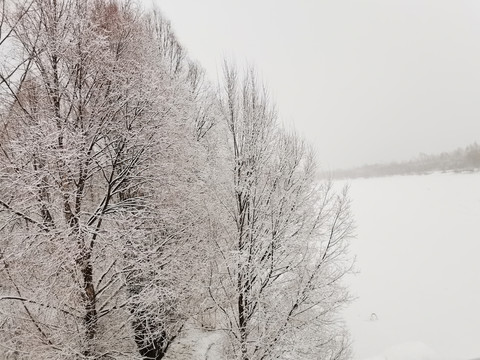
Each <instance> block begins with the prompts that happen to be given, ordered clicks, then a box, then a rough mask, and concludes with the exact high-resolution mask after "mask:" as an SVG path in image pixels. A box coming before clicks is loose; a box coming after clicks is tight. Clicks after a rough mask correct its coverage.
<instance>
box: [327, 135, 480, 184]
mask: <svg viewBox="0 0 480 360" xmlns="http://www.w3.org/2000/svg"><path fill="white" fill-rule="evenodd" d="M479 168H480V145H478V144H477V143H476V142H475V143H473V144H471V145H468V146H467V147H465V148H458V149H456V150H454V151H451V152H442V153H441V154H436V155H427V154H423V153H421V154H420V155H418V156H417V157H416V158H414V159H412V160H409V161H405V162H391V163H388V164H368V165H363V166H360V167H356V168H353V169H340V170H335V171H333V172H329V173H327V172H323V173H322V174H321V176H322V177H334V178H359V177H380V176H392V175H412V174H428V173H431V172H437V171H442V172H447V171H454V172H459V171H474V170H477V169H479Z"/></svg>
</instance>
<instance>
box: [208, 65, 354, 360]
mask: <svg viewBox="0 0 480 360" xmlns="http://www.w3.org/2000/svg"><path fill="white" fill-rule="evenodd" d="M222 110H223V120H224V121H225V122H226V124H227V126H228V131H229V148H228V149H229V154H228V158H229V159H230V169H229V172H228V175H229V182H230V186H229V187H228V188H227V187H226V186H224V190H223V192H221V201H222V204H223V205H224V207H225V210H226V211H228V219H227V220H226V223H225V225H224V227H225V230H224V236H223V238H221V239H219V240H218V241H217V248H218V251H219V257H218V259H217V261H216V262H215V263H214V265H212V266H214V269H215V271H212V281H211V285H210V295H211V299H212V301H213V302H214V304H215V305H216V307H217V311H218V314H219V316H220V317H221V318H222V324H221V325H220V327H221V328H224V329H226V330H227V333H228V334H229V335H230V336H229V338H230V340H231V349H230V351H231V354H230V356H231V357H232V358H238V359H242V360H254V359H274V358H275V359H277V358H279V359H313V358H318V357H319V356H320V357H321V358H331V359H334V358H343V356H345V355H347V353H346V349H347V346H346V342H347V338H346V332H345V330H344V329H343V327H342V326H340V325H339V324H338V321H336V320H337V319H336V316H337V314H338V310H339V309H340V307H341V306H343V305H344V304H345V303H346V301H347V300H348V295H347V293H346V291H345V289H344V288H343V286H342V285H341V279H342V277H343V276H344V275H345V274H346V273H347V272H348V271H349V269H350V265H351V263H350V260H349V259H348V258H347V257H346V248H347V245H348V239H349V237H350V236H351V231H352V217H351V215H350V211H349V201H348V197H347V194H346V191H344V192H341V193H335V192H334V191H333V188H332V185H331V184H329V183H324V184H317V182H316V176H315V172H316V168H315V157H314V155H313V152H312V151H311V149H309V147H308V146H306V145H305V143H304V142H303V141H302V140H300V139H299V137H298V136H297V135H295V134H289V133H287V132H285V131H284V130H282V129H280V128H279V126H278V125H277V122H276V121H277V116H276V113H275V110H274V108H273V107H272V106H271V104H270V102H269V100H268V96H267V94H266V93H265V91H264V90H263V88H262V87H260V86H259V85H258V83H257V80H256V77H255V74H254V72H253V71H250V72H249V73H247V75H246V76H245V77H244V79H243V80H240V79H239V75H238V73H237V72H236V70H235V69H234V68H232V67H228V66H226V69H225V91H224V95H223V98H222ZM225 188H226V189H227V190H225Z"/></svg>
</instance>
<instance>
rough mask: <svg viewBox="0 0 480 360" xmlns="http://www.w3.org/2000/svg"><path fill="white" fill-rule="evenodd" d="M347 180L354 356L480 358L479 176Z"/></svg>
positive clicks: (349, 317)
mask: <svg viewBox="0 0 480 360" xmlns="http://www.w3.org/2000/svg"><path fill="white" fill-rule="evenodd" d="M349 183H350V186H351V188H350V195H351V198H352V200H353V204H352V208H353V211H354V214H355V217H356V222H357V231H356V233H357V235H358V236H357V239H355V240H354V242H353V244H352V248H351V249H352V252H353V253H354V254H356V255H357V268H358V270H359V271H360V273H359V274H357V275H355V276H351V277H349V279H348V283H349V285H350V288H351V290H352V293H353V295H354V296H356V297H357V300H356V301H355V302H354V303H353V304H351V305H350V307H349V308H348V309H347V310H346V311H345V317H346V320H347V324H348V326H349V328H350V331H351V333H352V337H353V341H354V351H355V357H354V358H355V359H358V360H360V359H370V358H372V359H373V358H375V359H388V360H396V359H398V360H409V359H454V360H467V359H473V358H478V357H480V262H479V257H480V174H478V173H475V174H432V175H425V176H397V177H391V178H374V179H358V180H352V181H350V182H349ZM373 313H374V314H375V315H372V314H373Z"/></svg>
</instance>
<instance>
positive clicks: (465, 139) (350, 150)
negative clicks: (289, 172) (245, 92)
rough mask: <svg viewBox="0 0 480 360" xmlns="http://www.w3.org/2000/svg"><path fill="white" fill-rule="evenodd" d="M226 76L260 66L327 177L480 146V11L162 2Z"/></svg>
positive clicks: (409, 1)
mask: <svg viewBox="0 0 480 360" xmlns="http://www.w3.org/2000/svg"><path fill="white" fill-rule="evenodd" d="M157 4H158V5H159V7H160V8H161V9H162V11H163V13H164V14H165V15H166V16H167V17H168V18H169V19H170V20H171V22H172V24H173V26H174V28H175V30H176V32H177V34H178V36H179V38H180V39H181V41H182V42H183V43H184V44H185V46H186V47H187V49H188V50H189V52H190V54H191V56H192V57H193V58H196V59H198V60H199V61H200V62H201V63H202V64H203V66H204V67H205V68H206V69H207V71H208V72H209V73H210V75H211V78H212V79H214V78H215V76H216V74H217V73H219V72H220V71H221V63H222V60H223V58H224V57H228V58H234V59H236V61H237V64H244V63H245V62H248V63H250V64H254V65H255V66H256V67H257V69H258V71H259V73H260V74H261V76H262V78H263V80H264V81H265V82H266V83H267V85H268V87H269V89H270V90H271V92H272V94H273V96H274V98H275V99H276V103H277V105H278V108H279V112H280V115H281V118H282V120H283V121H284V122H286V123H292V122H293V123H294V124H295V127H296V128H297V129H298V130H299V131H300V132H301V133H303V134H304V135H305V136H306V137H307V138H308V139H309V140H310V141H311V142H312V143H314V144H315V146H316V147H317V149H318V152H319V157H320V160H321V162H322V164H323V166H325V167H327V168H336V167H346V166H354V165H359V164H362V163H365V162H368V163H371V162H379V161H390V160H402V159H408V158H410V157H413V156H416V155H417V154H419V153H420V152H425V153H434V152H440V151H444V150H452V149H454V148H456V147H458V146H464V145H467V144H468V143H471V142H473V141H476V140H479V139H478V134H479V130H480V121H478V117H479V115H480V101H478V100H479V99H480V69H479V66H480V41H479V39H480V36H479V35H480V3H478V2H476V1H474V0H472V1H460V0H451V1H445V0H430V1H425V0H424V1H419V0H398V1H387V0H377V1H373V0H368V1H366V0H364V1H341V0H330V1H321V0H296V1H285V0H261V1H259V0H242V1H233V0H230V1H226V0H202V1H198V0H157Z"/></svg>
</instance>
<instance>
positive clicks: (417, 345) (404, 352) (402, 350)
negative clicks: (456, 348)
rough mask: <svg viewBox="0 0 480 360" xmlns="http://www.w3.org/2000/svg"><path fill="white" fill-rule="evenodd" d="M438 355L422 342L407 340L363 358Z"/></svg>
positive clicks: (411, 359) (407, 359)
mask: <svg viewBox="0 0 480 360" xmlns="http://www.w3.org/2000/svg"><path fill="white" fill-rule="evenodd" d="M436 359H439V356H438V354H437V353H435V351H434V350H433V349H432V348H430V347H429V346H427V345H426V344H424V343H422V342H409V343H403V344H399V345H395V346H392V347H390V348H388V349H387V350H385V351H384V352H383V354H380V355H377V356H375V357H372V358H368V359H365V360H436Z"/></svg>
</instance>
